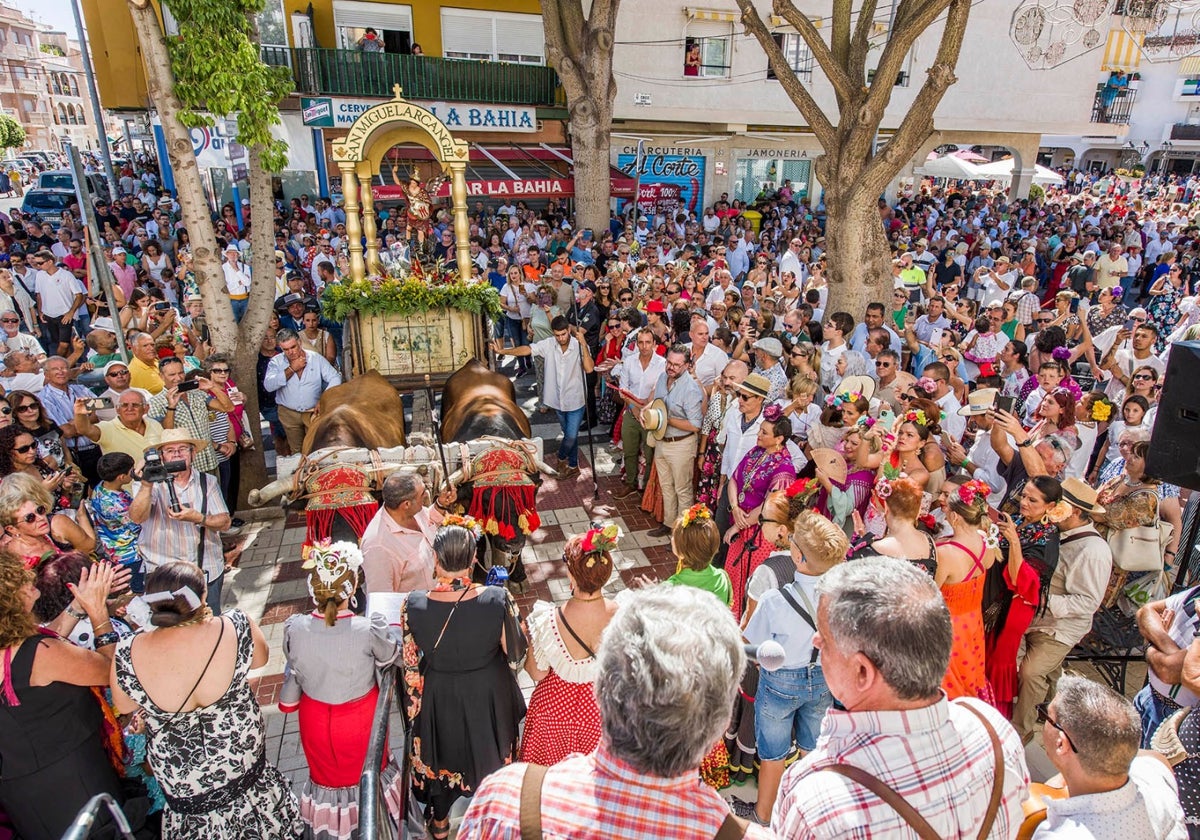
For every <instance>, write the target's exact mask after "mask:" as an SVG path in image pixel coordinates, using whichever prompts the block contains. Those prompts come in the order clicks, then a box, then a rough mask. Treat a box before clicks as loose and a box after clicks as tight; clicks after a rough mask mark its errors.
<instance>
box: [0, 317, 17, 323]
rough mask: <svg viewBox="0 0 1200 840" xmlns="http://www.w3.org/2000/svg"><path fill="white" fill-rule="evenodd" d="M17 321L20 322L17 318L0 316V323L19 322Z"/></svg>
mask: <svg viewBox="0 0 1200 840" xmlns="http://www.w3.org/2000/svg"><path fill="white" fill-rule="evenodd" d="M19 323H21V322H20V320H19V319H17V318H0V324H19Z"/></svg>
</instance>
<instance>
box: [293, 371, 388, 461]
mask: <svg viewBox="0 0 1200 840" xmlns="http://www.w3.org/2000/svg"><path fill="white" fill-rule="evenodd" d="M404 443H405V441H404V406H403V404H402V403H401V402H400V395H399V394H398V393H396V389H395V388H393V387H392V386H391V385H390V384H389V383H388V381H387V380H386V379H384V378H383V377H382V376H380V375H379V373H378V372H376V371H373V370H371V371H367V372H366V373H364V374H363V375H362V376H356V377H355V378H354V379H351V380H350V381H349V382H345V383H343V384H341V385H335V386H334V387H332V388H330V389H329V390H328V391H326V392H325V393H324V394H322V395H321V400H320V402H318V403H317V414H316V417H315V418H314V419H313V422H312V425H311V426H310V427H309V429H308V433H307V434H306V435H305V436H304V445H303V447H302V448H301V451H302V452H303V454H305V455H308V454H309V453H310V452H316V451H317V450H318V449H324V448H326V447H328V446H350V447H363V448H365V449H387V448H389V447H392V446H403V445H404Z"/></svg>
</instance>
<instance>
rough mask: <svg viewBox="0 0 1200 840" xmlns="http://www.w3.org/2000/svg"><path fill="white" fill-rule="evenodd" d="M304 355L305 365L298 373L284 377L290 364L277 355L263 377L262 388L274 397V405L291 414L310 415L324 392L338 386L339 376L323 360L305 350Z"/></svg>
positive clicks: (319, 356) (282, 356) (283, 356)
mask: <svg viewBox="0 0 1200 840" xmlns="http://www.w3.org/2000/svg"><path fill="white" fill-rule="evenodd" d="M304 355H305V356H306V357H307V361H306V363H305V365H304V370H302V371H300V373H298V374H293V375H292V376H291V377H288V375H287V369H288V367H289V365H290V364H291V363H290V362H289V361H288V358H287V356H285V355H283V354H282V353H280V354H278V355H276V356H272V357H271V361H270V362H268V363H267V372H266V374H265V375H264V376H263V387H264V388H266V389H267V390H268V391H273V392H274V393H275V402H276V403H278V404H279V405H282V406H283V407H284V408H290V409H291V410H292V411H311V410H312V409H313V408H315V407H316V405H317V400H319V399H320V398H321V394H323V393H324V392H325V389H326V388H332V387H333V386H334V385H341V384H342V375H341V374H340V373H338V372H337V371H336V370H334V368H333V366H332V365H331V364H329V362H327V361H326V360H325V357H324V356H322V355H321V354H320V353H314V352H313V351H312V350H305V351H304Z"/></svg>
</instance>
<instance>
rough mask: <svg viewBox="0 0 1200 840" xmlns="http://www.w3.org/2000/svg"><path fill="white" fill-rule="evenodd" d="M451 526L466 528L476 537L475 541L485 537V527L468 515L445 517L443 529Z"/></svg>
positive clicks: (455, 514)
mask: <svg viewBox="0 0 1200 840" xmlns="http://www.w3.org/2000/svg"><path fill="white" fill-rule="evenodd" d="M451 525H457V526H458V527H460V528H466V529H467V530H468V531H470V532H471V533H472V534H474V535H475V539H479V538H480V537H482V536H483V526H482V525H480V524H479V522H478V520H476V519H475V518H474V517H471V516H466V515H462V516H460V515H458V514H457V513H452V514H449V515H447V516H443V517H442V524H441V527H442V528H446V527H449V526H451Z"/></svg>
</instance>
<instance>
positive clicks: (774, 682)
mask: <svg viewBox="0 0 1200 840" xmlns="http://www.w3.org/2000/svg"><path fill="white" fill-rule="evenodd" d="M832 703H833V695H832V694H830V693H829V689H828V688H827V687H826V686H825V675H824V674H823V673H822V672H821V666H820V665H809V666H807V667H804V668H780V669H779V670H778V671H760V672H759V675H758V692H757V693H756V694H755V695H754V738H755V740H756V741H757V742H758V757H759V758H760V759H762V760H763V761H783V760H784V759H786V758H787V757H788V756H789V755H790V754H791V753H792V743H793V741H794V742H795V744H796V746H798V747H799V748H800V749H802V750H804V751H805V752H808V751H809V750H812V749H813V748H814V747H816V745H817V733H819V732H820V731H821V720H822V719H823V718H824V717H825V710H826V709H828V708H829V706H830V705H831V704H832Z"/></svg>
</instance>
